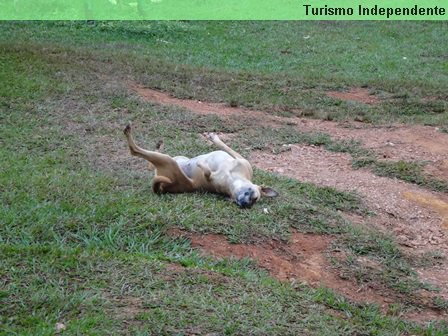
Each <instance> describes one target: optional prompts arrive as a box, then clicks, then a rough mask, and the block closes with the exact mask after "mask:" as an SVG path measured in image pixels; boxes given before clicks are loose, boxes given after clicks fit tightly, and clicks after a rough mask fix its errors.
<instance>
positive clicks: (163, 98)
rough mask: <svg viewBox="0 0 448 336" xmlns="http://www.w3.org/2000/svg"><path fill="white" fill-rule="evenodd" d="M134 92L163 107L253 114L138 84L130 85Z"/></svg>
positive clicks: (214, 112)
mask: <svg viewBox="0 0 448 336" xmlns="http://www.w3.org/2000/svg"><path fill="white" fill-rule="evenodd" d="M128 87H129V88H130V89H131V90H132V91H135V92H136V93H137V94H138V95H139V96H140V97H142V98H144V99H145V100H147V101H150V102H152V103H156V104H161V105H174V106H181V107H184V108H186V109H187V110H190V111H194V112H196V113H202V114H210V113H212V114H219V115H240V114H246V113H251V112H252V111H250V110H245V109H241V108H237V107H230V106H227V105H226V104H222V103H209V102H202V101H200V100H190V99H179V98H175V97H173V96H170V95H169V94H167V93H165V92H161V91H157V90H153V89H149V88H146V87H144V86H142V85H140V84H138V83H134V82H133V83H130V84H129V86H128Z"/></svg>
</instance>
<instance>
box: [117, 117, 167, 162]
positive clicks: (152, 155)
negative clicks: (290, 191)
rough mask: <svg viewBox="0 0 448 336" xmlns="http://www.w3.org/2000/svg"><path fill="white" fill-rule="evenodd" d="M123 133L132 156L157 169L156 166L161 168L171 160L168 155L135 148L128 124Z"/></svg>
mask: <svg viewBox="0 0 448 336" xmlns="http://www.w3.org/2000/svg"><path fill="white" fill-rule="evenodd" d="M123 133H124V134H125V135H126V139H127V141H128V146H129V150H130V151H131V154H132V155H134V156H138V157H141V158H143V159H145V160H147V161H149V162H151V163H152V164H153V165H154V166H156V167H157V168H158V166H162V165H164V164H166V163H167V162H170V161H171V160H172V159H171V157H170V156H169V155H166V154H161V153H158V152H154V151H148V150H146V149H143V148H141V147H139V146H137V145H136V144H135V141H134V138H133V137H132V132H131V125H130V124H128V125H127V126H126V128H125V129H124V131H123Z"/></svg>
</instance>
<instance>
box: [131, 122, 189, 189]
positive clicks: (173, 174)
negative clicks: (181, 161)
mask: <svg viewBox="0 0 448 336" xmlns="http://www.w3.org/2000/svg"><path fill="white" fill-rule="evenodd" d="M124 134H125V135H126V139H127V141H128V146H129V150H130V151H131V154H132V155H134V156H138V157H141V158H143V159H145V160H147V161H149V162H150V163H151V164H152V165H153V166H154V167H155V169H156V177H157V176H163V177H165V178H167V179H169V181H170V183H167V181H160V182H161V183H164V184H165V185H167V186H168V184H170V185H171V186H170V188H169V189H170V190H169V191H170V192H181V191H191V190H192V189H193V187H194V186H193V181H192V180H191V179H189V178H188V177H187V176H185V174H184V173H183V171H182V170H181V169H180V167H179V165H178V164H177V162H176V161H175V160H174V159H173V158H172V157H171V156H169V155H166V154H162V153H158V152H154V151H148V150H145V149H143V148H141V147H139V146H137V145H136V144H135V142H134V138H133V137H132V132H131V125H130V124H129V125H127V126H126V128H125V129H124ZM156 182H157V181H156Z"/></svg>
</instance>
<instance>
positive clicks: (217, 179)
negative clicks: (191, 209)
mask: <svg viewBox="0 0 448 336" xmlns="http://www.w3.org/2000/svg"><path fill="white" fill-rule="evenodd" d="M124 134H125V135H126V138H127V141H128V145H129V149H130V151H131V154H132V155H134V156H138V157H141V158H143V159H145V160H147V161H149V162H150V166H153V168H154V179H153V182H152V189H153V191H154V192H155V193H184V192H193V191H208V192H213V193H219V194H224V195H227V196H228V197H229V198H230V199H231V200H232V201H234V202H235V203H236V204H238V205H239V206H240V207H241V208H250V207H251V206H252V205H254V204H255V202H257V201H258V200H259V199H260V197H261V196H267V197H275V196H277V195H278V193H277V192H276V191H275V190H273V189H271V188H266V187H261V186H258V185H256V184H253V183H252V176H253V172H252V166H251V165H250V163H249V161H247V160H246V159H245V158H243V157H242V156H241V155H240V154H239V153H237V152H235V151H234V150H233V149H231V148H230V147H228V146H227V145H226V144H225V143H224V142H222V141H221V139H219V137H218V136H217V135H216V134H215V133H207V134H206V135H205V136H206V138H207V139H208V140H210V141H211V142H213V144H215V145H216V146H217V147H218V148H219V149H221V150H219V151H214V152H210V153H207V154H203V155H199V156H196V157H194V158H191V159H189V158H187V157H185V156H176V157H171V156H169V155H166V154H162V153H160V152H156V151H148V150H145V149H143V148H140V147H138V146H137V145H136V144H135V142H134V139H133V137H132V130H131V125H130V124H129V125H127V126H126V128H125V129H124Z"/></svg>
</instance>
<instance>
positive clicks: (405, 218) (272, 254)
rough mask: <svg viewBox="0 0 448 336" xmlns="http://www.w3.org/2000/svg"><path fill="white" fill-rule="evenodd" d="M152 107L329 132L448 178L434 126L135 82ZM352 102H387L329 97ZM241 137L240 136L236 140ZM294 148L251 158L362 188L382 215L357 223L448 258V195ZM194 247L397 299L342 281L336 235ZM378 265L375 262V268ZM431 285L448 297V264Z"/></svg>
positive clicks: (354, 294) (217, 241) (207, 239)
mask: <svg viewBox="0 0 448 336" xmlns="http://www.w3.org/2000/svg"><path fill="white" fill-rule="evenodd" d="M130 88H131V89H132V90H133V91H134V92H137V93H138V94H139V95H140V96H142V97H143V98H144V99H145V100H148V101H151V102H152V103H159V104H169V105H177V106H182V107H184V108H186V109H189V110H191V111H193V112H197V113H213V114H219V115H220V116H230V115H236V116H238V115H241V116H243V115H244V116H246V117H247V116H250V117H251V118H253V122H254V127H257V125H266V123H267V124H270V125H274V126H275V125H276V124H285V123H288V124H289V125H296V127H297V128H298V129H299V130H301V131H307V132H316V131H320V132H325V133H328V134H330V135H331V136H332V137H333V138H335V139H345V140H347V139H354V140H359V141H361V142H362V144H363V146H365V147H367V148H369V149H371V150H373V151H375V152H376V153H377V155H378V156H379V157H382V158H384V159H387V160H412V161H426V162H428V165H427V168H426V171H427V172H428V173H431V174H433V175H434V176H437V177H439V178H442V179H448V165H447V162H448V135H447V134H444V133H442V132H439V131H438V130H437V129H436V128H434V127H429V126H419V125H416V126H410V125H392V126H388V127H375V126H368V125H365V124H363V123H358V122H350V123H343V124H340V123H336V122H330V121H322V120H310V119H304V118H284V117H278V116H271V115H268V114H266V113H264V112H261V111H250V110H246V109H241V108H232V107H228V106H225V105H224V104H214V103H206V102H199V101H188V100H187V101H185V100H181V99H177V98H173V97H170V96H169V95H167V94H165V93H161V92H158V91H154V90H150V89H146V88H144V87H142V86H140V85H137V84H132V85H131V87H130ZM329 95H331V96H334V97H336V98H340V99H344V100H356V101H361V102H363V103H367V104H376V103H380V101H379V100H378V99H377V98H376V97H374V96H371V95H369V93H368V90H366V89H353V90H351V91H349V92H347V93H340V92H339V93H337V94H336V93H331V92H330V93H329ZM235 136H238V135H235ZM285 145H287V146H288V145H290V148H291V150H290V151H285V152H282V153H280V154H272V153H270V152H261V151H256V152H253V153H252V155H251V157H250V161H251V162H252V163H253V164H254V165H255V166H257V167H259V168H261V169H265V170H268V171H272V172H275V173H278V174H282V175H286V176H290V177H293V178H297V179H299V180H301V181H307V182H312V183H315V184H317V185H322V186H331V187H335V188H336V189H339V190H346V191H355V192H357V193H358V194H360V195H361V196H362V197H363V199H364V200H365V202H366V204H367V205H368V207H369V208H370V209H371V210H373V211H374V212H375V213H376V216H371V217H367V218H361V217H357V216H351V218H350V219H351V220H352V221H354V222H359V223H362V225H371V226H374V227H376V228H379V229H380V230H383V231H385V232H389V233H393V234H394V235H395V236H396V239H397V241H398V243H400V244H401V246H402V248H403V250H404V251H406V252H412V253H416V254H420V253H425V252H437V253H441V254H442V255H445V256H448V225H447V223H448V210H447V209H448V195H446V194H441V193H436V192H431V191H428V190H426V189H423V188H421V187H418V186H415V185H411V184H408V183H404V182H402V181H399V180H395V179H390V178H386V177H378V176H376V175H374V174H373V173H372V172H371V171H369V170H365V169H359V170H354V169H353V168H352V167H351V157H350V156H349V155H348V154H343V153H333V152H328V151H326V150H325V149H323V148H321V147H314V146H304V145H295V144H285ZM189 236H190V238H191V239H192V243H193V246H195V247H200V248H201V249H203V250H204V251H205V252H206V253H209V254H212V255H215V256H217V257H228V256H234V257H237V258H243V257H250V258H253V259H255V260H256V261H257V263H258V265H259V266H260V267H263V268H265V269H267V270H268V271H269V272H270V273H271V274H272V275H273V276H275V277H277V278H279V279H281V280H288V281H292V280H293V279H295V280H297V281H306V282H308V283H310V284H311V285H314V286H316V285H319V284H322V285H325V286H327V287H329V288H332V289H334V290H336V291H338V292H340V293H343V294H344V295H346V296H347V297H349V298H351V299H353V300H355V301H357V300H367V301H371V302H377V303H379V304H380V305H381V306H385V305H387V303H388V302H392V301H393V300H394V298H393V297H384V296H382V295H381V293H379V292H378V291H377V289H375V288H369V287H367V288H359V287H358V286H357V285H356V284H354V283H352V282H351V281H347V280H342V279H341V278H340V277H339V276H338V272H337V271H336V270H334V269H333V268H332V267H331V266H330V264H329V263H328V258H327V252H326V250H327V246H328V244H329V242H330V238H328V237H322V236H315V235H303V234H300V233H294V234H293V235H292V239H291V242H290V244H281V243H279V242H265V243H260V244H257V245H241V244H237V245H232V244H229V243H228V242H227V241H226V239H225V238H224V237H221V236H216V235H204V236H203V235H194V234H189ZM370 266H372V265H370ZM417 272H418V273H419V274H420V276H421V278H422V279H423V280H426V281H428V282H430V283H432V284H434V285H436V286H437V287H439V288H441V293H439V294H440V295H441V296H442V297H444V298H446V299H448V285H447V284H448V262H447V260H446V259H445V260H442V261H441V264H440V265H438V266H433V267H430V268H422V269H417ZM410 317H412V318H415V319H418V320H425V319H430V318H440V315H438V314H437V313H435V312H433V311H431V310H428V311H425V312H424V313H421V314H418V315H416V316H410Z"/></svg>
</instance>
